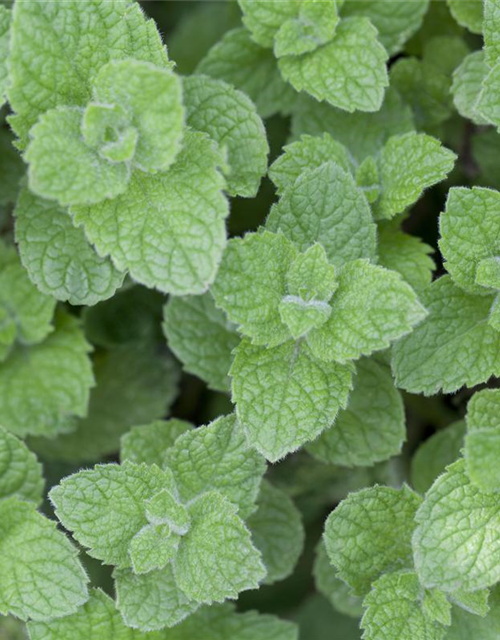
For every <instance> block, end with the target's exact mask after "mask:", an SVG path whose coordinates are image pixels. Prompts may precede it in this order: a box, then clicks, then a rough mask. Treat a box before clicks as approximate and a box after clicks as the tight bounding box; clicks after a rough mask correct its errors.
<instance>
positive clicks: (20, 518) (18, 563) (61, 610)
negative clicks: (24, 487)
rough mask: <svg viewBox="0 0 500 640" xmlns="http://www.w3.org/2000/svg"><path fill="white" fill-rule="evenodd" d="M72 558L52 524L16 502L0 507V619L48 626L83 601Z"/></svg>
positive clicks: (82, 583)
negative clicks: (11, 617)
mask: <svg viewBox="0 0 500 640" xmlns="http://www.w3.org/2000/svg"><path fill="white" fill-rule="evenodd" d="M77 555H78V552H77V550H76V549H75V547H74V546H73V545H72V544H71V543H70V542H69V540H68V539H67V538H66V537H65V535H64V534H63V533H61V532H60V531H58V530H57V528H56V523H55V522H54V521H52V520H48V519H47V518H45V517H44V516H43V515H42V514H40V513H38V512H37V511H36V510H35V505H33V504H30V503H27V502H20V501H19V500H17V499H16V498H9V499H7V500H2V501H0V572H1V574H2V580H1V582H0V613H1V614H2V615H6V614H7V613H9V612H10V613H12V614H13V615H15V616H16V617H18V618H21V619H22V620H27V619H28V618H31V619H32V620H50V619H52V618H57V617H60V616H65V615H69V614H71V613H74V612H75V611H76V610H77V608H78V607H79V606H80V605H82V604H83V603H84V602H85V601H86V600H87V598H88V593H87V582H88V578H87V576H86V574H85V571H84V570H83V567H82V566H81V564H80V562H79V561H78V558H77Z"/></svg>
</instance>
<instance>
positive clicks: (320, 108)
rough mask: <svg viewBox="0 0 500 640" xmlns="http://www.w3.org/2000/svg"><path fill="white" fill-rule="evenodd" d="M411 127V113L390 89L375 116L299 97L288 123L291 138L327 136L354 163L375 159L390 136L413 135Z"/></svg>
mask: <svg viewBox="0 0 500 640" xmlns="http://www.w3.org/2000/svg"><path fill="white" fill-rule="evenodd" d="M414 127H415V125H414V122H413V114H412V110H411V109H410V107H409V106H408V105H407V104H406V103H405V102H403V100H402V98H401V96H400V95H399V93H398V92H397V91H396V90H395V89H394V88H393V87H390V88H389V89H388V90H387V91H386V94H385V98H384V101H383V103H382V106H381V107H380V110H379V111H376V112H375V113H347V112H345V111H340V109H333V108H332V107H331V106H330V105H328V104H325V103H320V102H317V101H316V100H313V99H312V98H308V97H302V98H301V100H300V102H299V104H298V105H297V107H296V108H295V109H294V113H293V119H292V133H293V135H294V137H295V138H297V137H299V136H300V135H302V134H305V133H307V134H309V135H312V136H320V135H322V134H323V133H324V132H328V133H329V134H330V135H331V136H332V137H333V138H334V139H335V140H337V141H338V142H340V143H342V144H343V145H344V146H345V147H346V148H347V149H348V150H349V152H350V153H351V154H352V156H353V157H354V158H355V159H356V161H357V162H358V163H361V162H362V161H363V160H364V159H365V158H366V157H368V156H374V155H376V154H377V153H378V152H379V151H380V150H381V148H382V147H383V146H384V144H385V142H386V141H387V140H388V138H389V137H390V136H393V135H398V134H402V133H406V132H408V131H413V129H414Z"/></svg>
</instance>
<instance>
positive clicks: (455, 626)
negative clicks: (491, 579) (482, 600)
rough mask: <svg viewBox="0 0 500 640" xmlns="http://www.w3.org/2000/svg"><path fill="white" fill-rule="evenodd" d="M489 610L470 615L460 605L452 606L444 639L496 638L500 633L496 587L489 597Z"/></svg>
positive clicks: (499, 596) (498, 599)
mask: <svg viewBox="0 0 500 640" xmlns="http://www.w3.org/2000/svg"><path fill="white" fill-rule="evenodd" d="M489 606H490V611H489V613H488V614H487V615H486V614H485V613H483V614H481V615H484V617H480V615H472V616H471V615H470V612H469V611H467V610H464V609H462V608H461V607H460V606H455V607H453V611H452V616H451V626H450V628H449V629H448V634H447V635H446V640H469V639H470V638H481V640H496V639H497V638H498V634H499V633H500V589H499V588H498V587H496V588H495V589H494V590H493V591H492V593H491V596H490V599H489Z"/></svg>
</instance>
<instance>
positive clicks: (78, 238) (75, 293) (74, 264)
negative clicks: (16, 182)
mask: <svg viewBox="0 0 500 640" xmlns="http://www.w3.org/2000/svg"><path fill="white" fill-rule="evenodd" d="M14 215H15V217H16V242H17V244H18V247H19V253H20V254H21V260H22V262H23V265H24V267H25V268H26V270H27V271H28V274H29V276H30V278H31V280H32V281H33V282H34V283H35V284H36V286H37V287H38V288H39V289H40V291H41V292H42V293H45V294H47V295H51V296H53V297H54V298H56V299H57V300H61V301H63V302H64V301H68V302H69V303H70V304H74V305H94V304H96V303H97V302H99V301H100V300H106V299H107V298H110V297H111V296H112V295H113V294H114V292H115V291H116V289H117V288H118V287H120V286H121V284H122V282H123V278H124V274H123V273H120V272H119V271H117V270H116V269H115V268H114V267H113V265H112V263H111V261H110V260H109V259H107V258H101V257H99V256H98V255H97V253H96V252H95V250H94V248H93V247H92V245H90V244H89V243H88V241H87V239H86V238H85V235H84V233H83V230H82V229H77V228H76V227H75V226H74V225H73V223H72V221H71V218H70V216H69V215H68V213H67V211H65V210H64V209H63V208H61V207H59V206H58V205H57V204H55V203H53V202H49V201H47V200H42V199H41V198H38V197H37V196H35V195H33V194H32V193H30V191H28V189H23V190H22V191H21V194H20V196H19V199H18V201H17V206H16V209H15V213H14Z"/></svg>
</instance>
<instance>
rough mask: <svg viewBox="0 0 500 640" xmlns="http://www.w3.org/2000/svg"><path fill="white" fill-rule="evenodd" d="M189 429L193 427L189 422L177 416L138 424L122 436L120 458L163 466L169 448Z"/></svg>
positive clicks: (137, 462)
mask: <svg viewBox="0 0 500 640" xmlns="http://www.w3.org/2000/svg"><path fill="white" fill-rule="evenodd" d="M189 429H192V425H191V424H190V423H189V422H184V420H178V419H177V418H173V419H172V420H166V421H164V420H156V421H155V422H152V423H151V424H146V425H140V426H136V427H134V428H133V429H131V430H130V431H129V432H128V433H126V434H125V435H124V436H122V439H121V452H120V459H121V460H122V462H123V461H124V460H130V461H131V462H135V463H136V464H141V463H142V462H145V463H146V464H156V465H157V466H158V467H163V464H164V460H165V452H166V451H167V449H170V447H172V446H173V445H174V442H175V441H176V440H177V438H178V437H179V436H180V435H182V434H183V433H185V432H186V431H188V430H189Z"/></svg>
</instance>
